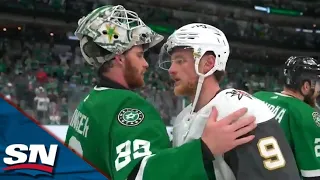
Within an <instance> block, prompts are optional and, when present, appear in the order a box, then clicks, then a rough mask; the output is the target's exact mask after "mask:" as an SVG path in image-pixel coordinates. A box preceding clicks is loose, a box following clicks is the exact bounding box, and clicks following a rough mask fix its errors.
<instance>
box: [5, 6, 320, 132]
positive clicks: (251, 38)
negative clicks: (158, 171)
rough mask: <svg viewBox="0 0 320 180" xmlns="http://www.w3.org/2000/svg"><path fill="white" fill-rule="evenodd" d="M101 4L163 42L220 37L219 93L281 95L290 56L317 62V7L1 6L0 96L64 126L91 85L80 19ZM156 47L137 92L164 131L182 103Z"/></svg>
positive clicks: (319, 8) (93, 74)
mask: <svg viewBox="0 0 320 180" xmlns="http://www.w3.org/2000/svg"><path fill="white" fill-rule="evenodd" d="M106 4H113V5H117V4H121V5H123V6H124V7H125V8H127V9H129V10H133V11H136V12H137V13H138V14H139V16H140V17H141V18H142V19H143V21H144V22H145V23H146V24H148V25H149V26H151V27H152V29H153V30H155V31H156V32H158V33H161V34H163V35H165V36H168V35H170V34H171V33H172V32H173V31H174V30H175V29H177V28H179V27H180V26H182V25H185V24H187V23H192V22H202V23H207V24H211V25H214V26H216V27H218V28H219V29H221V30H222V31H223V32H224V33H225V34H226V36H227V38H228V40H229V43H230V46H231V54H230V58H229V61H228V64H227V76H226V77H225V78H224V80H223V82H222V83H221V86H222V87H223V88H230V87H232V88H238V89H242V90H246V91H248V92H249V93H253V92H256V91H259V90H268V91H281V89H282V73H283V72H282V70H281V69H282V64H283V63H284V61H285V60H286V59H287V58H288V57H289V56H292V55H307V56H312V57H314V58H316V59H319V54H320V18H319V17H320V2H319V1H316V0H314V1H312V0H305V1H303V0H162V1H159V0H117V1H112V0H81V1H80V0H0V9H1V11H0V93H2V94H3V95H4V96H5V97H6V98H8V99H10V100H12V101H13V102H15V103H16V104H18V105H19V106H20V107H21V108H22V109H23V110H25V111H26V112H27V113H28V114H30V115H31V116H33V117H35V118H36V119H38V120H39V121H40V122H41V123H42V124H45V125H59V124H61V125H66V124H68V119H70V117H71V116H72V114H73V111H74V110H75V108H76V106H77V105H78V103H79V102H80V101H81V100H82V99H83V98H84V97H85V96H86V95H87V93H88V92H89V91H90V89H91V88H92V87H93V86H94V84H95V82H96V72H95V71H93V69H92V68H91V67H90V66H88V65H87V64H86V63H85V61H84V59H83V58H82V57H81V53H80V50H79V48H78V45H79V41H78V40H77V39H76V37H75V36H74V35H73V32H74V30H75V29H76V25H77V21H78V19H79V18H81V17H82V16H84V15H86V14H87V13H89V12H90V11H91V10H93V9H95V8H97V7H99V6H101V5H106ZM160 47H161V44H160V45H158V46H157V47H156V48H154V49H152V50H151V51H149V52H148V53H146V58H147V59H148V61H149V66H150V68H149V71H148V73H147V74H146V76H145V80H146V86H145V87H144V88H141V89H138V90H137V92H138V93H140V94H141V95H142V96H143V97H145V98H146V99H147V100H148V101H150V102H151V103H152V104H154V106H155V107H156V108H157V109H158V110H159V112H161V115H162V117H163V119H164V121H165V123H166V125H168V126H170V124H171V122H172V120H173V119H174V118H175V116H176V115H177V114H178V113H179V112H180V111H181V109H182V108H183V107H184V106H186V105H187V104H188V100H186V99H183V98H177V97H175V96H174V95H173V92H172V86H171V84H170V80H169V77H168V73H167V72H165V71H163V70H160V68H159V67H158V64H157V55H158V52H159V48H160Z"/></svg>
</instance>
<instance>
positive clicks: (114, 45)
mask: <svg viewBox="0 0 320 180" xmlns="http://www.w3.org/2000/svg"><path fill="white" fill-rule="evenodd" d="M75 35H76V36H77V37H78V38H79V40H80V50H81V53H82V55H83V57H84V58H85V60H86V61H87V62H88V63H89V64H90V65H93V66H95V67H100V66H101V65H102V64H103V63H105V62H106V61H110V60H112V59H113V58H114V57H115V55H117V54H122V53H124V52H125V51H127V50H129V49H130V48H132V47H133V46H135V45H145V46H144V48H145V50H147V49H149V48H151V47H153V46H155V45H156V44H158V43H159V42H161V41H162V40H163V36H161V35H159V34H157V33H155V32H154V31H152V30H151V29H150V28H149V27H148V26H146V25H145V24H144V22H143V21H142V20H141V19H140V18H139V16H138V15H137V13H135V12H133V11H130V10H126V9H125V8H124V7H123V6H121V5H117V6H102V7H99V8H97V9H95V10H93V11H92V12H91V13H89V14H88V15H87V16H85V17H82V18H81V19H80V20H79V21H78V28H77V30H76V31H75ZM100 47H101V48H102V49H104V50H106V51H103V52H101V48H100Z"/></svg>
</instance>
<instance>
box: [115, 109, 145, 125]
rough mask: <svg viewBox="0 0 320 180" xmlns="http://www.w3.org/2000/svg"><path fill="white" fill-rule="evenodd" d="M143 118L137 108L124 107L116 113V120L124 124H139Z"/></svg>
mask: <svg viewBox="0 0 320 180" xmlns="http://www.w3.org/2000/svg"><path fill="white" fill-rule="evenodd" d="M143 119H144V114H143V113H142V112H141V111H140V110H138V109H132V108H125V109H122V110H121V111H120V113H119V114H118V121H119V122H120V124H122V125H124V126H136V125H139V124H140V123H141V122H142V121H143Z"/></svg>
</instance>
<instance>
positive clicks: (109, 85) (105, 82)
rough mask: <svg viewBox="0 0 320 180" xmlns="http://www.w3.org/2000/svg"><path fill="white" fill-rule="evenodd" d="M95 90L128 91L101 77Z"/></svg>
mask: <svg viewBox="0 0 320 180" xmlns="http://www.w3.org/2000/svg"><path fill="white" fill-rule="evenodd" d="M96 87H97V88H103V87H105V88H112V89H126V90H129V89H128V88H126V87H124V86H122V85H121V84H119V83H116V82H114V81H112V80H111V79H109V78H107V77H103V78H100V80H99V82H98V83H97V86H96Z"/></svg>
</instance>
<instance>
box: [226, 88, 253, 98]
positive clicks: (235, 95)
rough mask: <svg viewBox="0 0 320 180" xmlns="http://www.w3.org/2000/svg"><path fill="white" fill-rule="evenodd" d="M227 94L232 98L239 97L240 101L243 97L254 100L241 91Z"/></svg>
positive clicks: (231, 91) (235, 90)
mask: <svg viewBox="0 0 320 180" xmlns="http://www.w3.org/2000/svg"><path fill="white" fill-rule="evenodd" d="M226 94H227V95H228V94H229V95H230V97H237V98H238V100H241V99H242V98H243V97H247V98H249V99H252V96H251V95H250V94H249V93H247V92H245V91H241V90H237V89H232V90H230V91H227V92H226Z"/></svg>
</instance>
